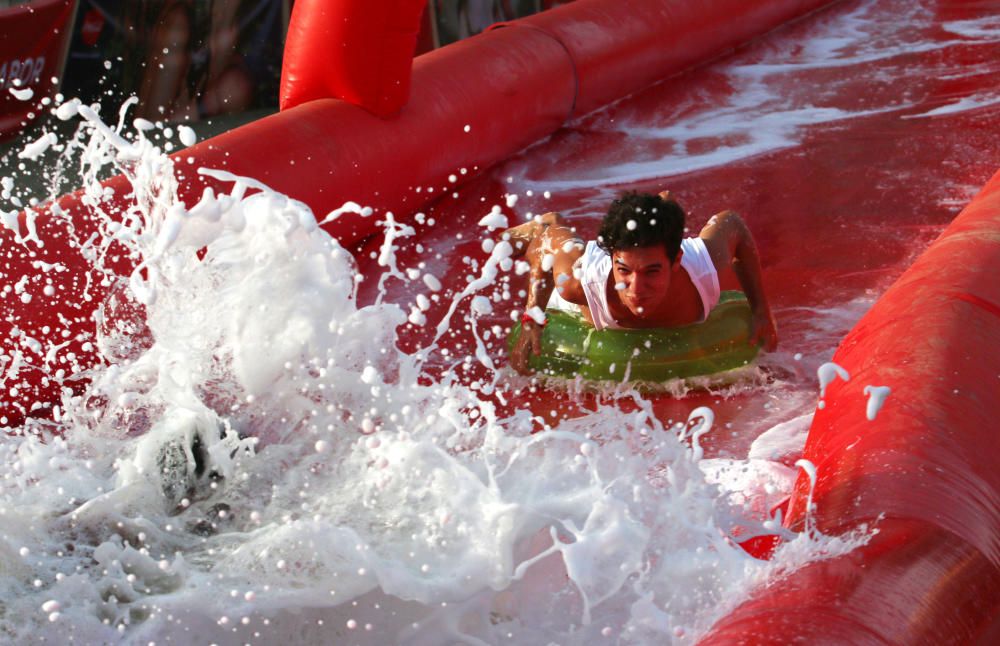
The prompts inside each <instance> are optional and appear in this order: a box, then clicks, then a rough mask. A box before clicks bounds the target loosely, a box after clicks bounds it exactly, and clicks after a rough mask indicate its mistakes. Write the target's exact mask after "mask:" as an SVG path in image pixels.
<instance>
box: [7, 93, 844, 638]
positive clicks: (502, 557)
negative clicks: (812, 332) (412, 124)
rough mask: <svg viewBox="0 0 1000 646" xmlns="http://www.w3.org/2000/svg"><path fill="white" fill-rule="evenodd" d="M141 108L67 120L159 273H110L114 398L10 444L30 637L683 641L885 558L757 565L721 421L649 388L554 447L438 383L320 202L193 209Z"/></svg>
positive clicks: (810, 541)
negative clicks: (776, 588) (782, 594)
mask: <svg viewBox="0 0 1000 646" xmlns="http://www.w3.org/2000/svg"><path fill="white" fill-rule="evenodd" d="M127 108H128V105H126V106H125V107H124V108H123V111H122V118H121V119H120V123H119V125H118V127H116V128H114V127H111V126H108V125H105V124H104V123H103V122H102V121H101V119H100V117H99V116H98V115H97V113H96V112H94V111H93V110H91V109H90V108H87V107H86V106H82V105H76V106H75V107H74V108H70V109H66V110H64V112H69V111H73V110H75V111H76V112H77V113H78V114H79V115H80V116H81V117H82V118H83V120H84V122H85V129H86V130H87V131H88V133H89V135H90V137H91V139H90V143H89V144H88V145H87V146H86V154H85V159H84V162H85V165H86V167H87V169H88V170H87V171H86V172H85V174H84V183H85V185H86V186H88V187H89V188H88V190H89V192H90V195H91V197H90V199H91V200H92V204H93V206H94V208H100V203H101V199H102V192H101V188H100V186H99V185H98V184H97V183H96V179H95V178H96V176H97V175H96V172H97V170H98V169H100V168H101V167H103V166H105V165H107V164H109V163H114V164H115V165H116V166H117V167H118V168H119V169H120V170H122V171H124V172H125V173H126V175H127V176H128V177H129V180H130V182H131V183H132V187H133V190H134V193H135V201H134V204H132V205H130V207H129V209H128V210H127V212H126V215H125V216H124V218H120V219H118V220H112V219H110V218H109V219H108V221H107V222H106V223H105V225H104V226H103V230H104V232H105V236H104V240H103V241H101V242H99V243H98V248H100V249H103V250H104V251H107V249H109V248H110V247H111V246H112V245H122V246H123V247H124V248H125V249H126V250H127V251H128V252H129V253H131V254H133V255H134V256H136V257H137V258H140V259H141V262H140V264H139V266H138V268H137V269H136V270H135V271H134V272H133V273H132V274H131V275H130V276H115V275H114V274H113V272H112V271H111V270H110V269H105V276H106V277H107V279H108V280H112V281H114V288H113V289H112V291H111V294H110V296H109V297H108V299H107V300H106V302H105V303H104V304H103V306H102V307H101V308H100V310H99V312H98V315H97V317H96V338H97V347H98V350H99V351H100V355H101V357H102V359H103V365H101V366H100V367H98V368H96V369H94V370H92V371H90V372H89V373H88V374H87V375H86V376H87V377H88V378H89V380H90V383H89V386H88V387H87V389H86V392H84V393H83V394H81V395H74V394H72V393H70V392H67V393H66V395H65V396H64V398H63V401H62V402H61V406H60V408H59V410H58V413H57V418H56V421H54V422H43V421H38V420H32V421H30V422H29V424H28V426H26V427H25V428H23V429H21V432H20V433H19V434H16V435H13V436H10V437H8V438H6V439H5V440H4V442H3V443H0V465H2V469H3V471H4V474H5V476H4V479H3V480H2V481H0V530H2V531H0V539H2V540H0V568H2V571H3V572H4V574H5V576H4V577H3V578H2V580H0V634H2V635H3V638H4V640H9V641H11V642H16V643H38V642H46V643H51V642H53V641H60V642H65V641H66V640H67V639H70V640H71V641H73V642H76V643H105V642H119V641H125V642H129V643H147V642H156V643H171V642H181V643H191V642H194V641H197V642H199V643H275V642H276V641H278V640H285V641H291V642H295V643H352V644H353V643H368V644H384V643H412V644H439V643H452V642H455V643H501V642H507V643H526V644H528V643H548V642H550V641H557V642H558V643H562V644H574V643H576V644H595V643H605V642H607V643H621V644H650V643H657V644H661V643H669V642H671V641H677V642H679V643H683V642H688V641H690V640H691V639H692V638H695V637H696V636H697V635H698V633H699V631H701V630H704V629H705V628H707V627H708V625H710V623H711V621H712V620H714V619H715V618H716V617H717V616H718V615H719V614H721V613H722V612H724V610H725V609H726V608H728V607H730V606H731V605H732V604H734V603H736V602H738V601H739V600H740V599H741V598H743V596H744V595H745V594H746V593H747V591H748V590H749V589H751V587H752V586H753V585H754V584H756V583H759V582H761V581H764V580H767V579H768V577H772V576H774V575H775V573H777V572H781V571H784V570H787V569H790V568H794V567H796V566H797V565H799V564H801V563H803V562H805V561H807V560H809V559H812V558H816V557H817V555H818V554H820V553H823V554H825V555H834V554H838V553H841V552H843V551H845V550H848V549H851V548H852V547H853V545H855V544H856V543H857V540H859V539H843V540H840V539H829V538H826V537H820V536H817V535H804V536H801V537H798V538H794V539H793V540H791V541H790V542H788V543H787V544H786V546H785V547H783V548H781V549H780V550H779V552H778V554H777V555H776V558H775V560H774V561H773V562H771V563H765V562H761V561H757V560H754V559H752V558H750V557H748V556H747V555H746V554H745V553H743V552H742V550H740V549H739V548H738V547H736V546H735V544H734V542H733V541H732V539H731V538H730V528H731V527H732V526H734V525H737V524H739V525H742V526H744V527H745V528H749V530H750V531H754V529H760V527H761V525H760V522H758V521H759V520H760V519H757V520H753V519H750V518H747V517H743V516H740V515H739V509H737V508H734V507H732V506H731V505H730V504H729V503H728V502H727V500H728V499H727V498H726V496H724V495H722V494H721V493H720V490H719V488H718V487H717V486H716V485H714V484H710V483H709V482H708V481H706V479H705V477H704V476H703V474H702V470H701V469H700V468H699V462H700V457H701V456H700V449H698V443H697V438H698V437H700V435H702V434H704V433H705V432H708V431H709V430H710V428H711V414H710V411H706V410H700V411H695V413H693V414H692V419H691V420H689V423H688V424H687V425H683V424H682V425H679V427H677V428H664V427H663V425H662V424H661V422H660V421H658V420H657V419H656V417H655V416H654V415H653V412H652V408H651V406H650V405H649V404H648V403H647V402H644V401H642V400H641V398H639V396H638V395H637V394H635V393H631V394H629V395H628V396H629V397H633V398H635V400H636V405H637V412H632V413H628V414H625V413H622V412H621V411H620V410H618V409H616V408H614V407H611V406H608V407H604V408H601V409H600V410H598V411H597V412H594V413H590V414H587V415H585V416H583V417H579V418H577V419H572V420H568V421H565V422H562V423H560V424H559V425H558V426H556V427H555V428H553V429H552V430H547V431H545V432H543V433H538V434H532V424H533V421H532V419H531V416H530V414H529V413H528V412H527V411H521V412H520V413H517V414H515V415H513V416H512V417H509V418H503V419H501V418H499V417H498V414H497V412H496V408H495V406H494V404H493V402H491V400H490V399H489V398H488V397H486V396H485V395H484V392H488V390H489V389H488V388H486V387H485V386H486V384H478V383H477V384H463V383H460V382H459V381H458V379H457V377H455V376H454V375H449V376H446V377H445V378H444V379H443V380H440V381H433V380H430V379H428V378H427V377H425V376H424V375H423V372H422V364H421V362H422V361H423V360H424V359H425V358H426V356H427V352H423V353H417V354H415V355H406V354H403V353H401V352H399V351H398V350H397V349H396V346H395V328H396V327H397V326H398V325H400V324H402V323H403V322H404V321H406V318H407V317H406V314H405V313H404V312H403V311H402V310H401V309H400V308H399V307H398V306H396V305H392V304H381V303H379V304H375V305H367V306H359V304H358V303H357V301H356V299H355V289H356V285H357V282H358V280H360V277H359V274H358V272H357V270H356V267H355V266H354V261H353V259H352V257H351V255H350V254H349V253H347V252H346V251H345V250H344V249H342V248H341V247H340V245H339V244H338V243H337V241H336V240H334V239H332V238H330V237H329V235H327V234H326V233H325V232H324V231H323V230H322V229H320V228H319V227H318V226H317V223H316V219H315V217H314V216H313V214H312V213H311V212H310V211H309V209H308V208H307V207H306V206H305V205H304V204H301V203H299V202H296V201H295V200H292V199H289V198H287V197H285V196H283V195H280V194H277V193H275V192H274V191H271V190H270V189H268V188H267V187H266V186H264V185H262V184H260V183H258V182H256V181H254V180H252V179H249V178H240V177H234V176H229V175H226V174H224V173H219V172H217V171H203V172H207V173H212V174H214V176H215V177H216V178H219V179H225V180H228V181H231V183H232V188H231V190H230V192H228V193H221V194H217V193H215V192H212V191H206V192H205V194H204V195H203V197H202V199H201V200H200V201H199V202H198V203H197V204H195V205H192V206H190V207H188V206H185V205H184V204H182V203H181V202H180V201H179V200H178V199H177V197H176V189H177V179H176V177H175V169H174V163H173V162H172V161H171V160H170V159H168V158H167V157H166V156H164V155H163V154H162V152H161V150H160V148H159V147H158V146H156V145H154V143H153V142H152V141H151V140H149V139H147V138H146V136H145V134H144V133H145V132H146V130H148V129H147V128H145V125H147V124H144V123H137V126H138V127H137V128H136V130H135V131H134V132H132V133H128V132H126V131H125V129H124V128H123V125H122V124H123V123H124V122H125V117H124V115H125V110H126V109H127ZM393 231H395V233H396V234H398V233H399V231H398V230H396V229H394V230H393ZM102 245H103V246H102ZM508 247H509V245H504V244H499V245H496V247H495V248H494V249H493V257H491V260H490V261H489V262H487V263H486V265H485V266H484V274H483V277H482V278H481V280H480V281H479V282H481V283H482V284H483V285H486V284H488V283H490V282H491V281H492V279H493V278H495V276H496V274H497V273H498V272H500V271H504V267H506V266H507V265H509V264H510V263H509V262H504V257H503V255H504V251H505V249H507V248H508ZM93 255H94V258H95V261H96V262H100V259H101V258H102V257H104V256H105V255H106V254H105V253H95V254H93ZM508 255H509V250H508ZM390 260H391V259H390ZM390 264H392V263H390ZM393 269H396V268H395V267H394V266H393ZM490 272H492V273H490ZM397 273H399V272H398V271H397ZM399 275H403V274H401V273H400V274H399ZM473 284H474V285H475V284H478V283H475V282H474V283H473ZM466 291H467V292H469V293H467V294H465V293H463V294H462V295H460V296H462V297H467V296H472V291H470V290H466ZM453 310H454V308H453ZM40 343H43V344H49V345H50V346H51V345H52V344H55V343H56V340H49V339H43V340H40ZM431 350H432V349H429V350H428V352H429V351H431ZM692 438H694V439H693V447H694V448H692V446H691V445H690V444H689V443H691V442H692Z"/></svg>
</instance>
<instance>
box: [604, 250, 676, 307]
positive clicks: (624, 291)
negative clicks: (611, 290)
mask: <svg viewBox="0 0 1000 646" xmlns="http://www.w3.org/2000/svg"><path fill="white" fill-rule="evenodd" d="M679 263H680V254H678V256H677V261H675V263H674V264H673V265H671V263H670V258H668V257H667V252H666V249H664V248H663V245H653V246H651V247H633V248H631V249H623V250H618V251H615V252H614V253H613V254H612V255H611V274H612V278H613V279H614V282H615V289H616V290H618V292H617V293H618V297H619V299H621V302H622V304H623V305H624V306H625V307H626V308H628V310H629V311H630V312H632V314H634V315H635V316H637V317H639V318H642V317H644V316H649V315H651V314H652V313H654V312H656V311H657V308H658V307H659V306H660V304H661V303H662V302H663V300H664V299H665V298H666V296H667V289H668V288H669V287H670V279H671V276H672V274H673V272H674V270H675V269H676V268H677V267H678V266H679Z"/></svg>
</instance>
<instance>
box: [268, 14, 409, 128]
mask: <svg viewBox="0 0 1000 646" xmlns="http://www.w3.org/2000/svg"><path fill="white" fill-rule="evenodd" d="M425 4H426V0H377V1H371V0H369V1H368V2H357V0H298V2H296V3H295V6H294V7H293V9H292V20H291V23H290V24H289V26H288V35H287V36H286V38H285V57H284V60H283V61H282V67H281V97H280V104H281V109H282V110H287V109H289V108H293V107H295V106H297V105H300V104H302V103H306V102H308V101H313V100H316V99H329V98H336V99H343V100H345V101H347V102H349V103H353V104H354V105H357V106H361V107H362V108H364V109H366V110H368V111H369V112H371V113H373V114H376V115H378V116H382V117H385V116H389V115H391V114H395V113H396V112H399V110H400V108H402V107H403V105H405V104H406V99H407V97H408V95H409V92H410V66H411V65H412V64H413V50H414V48H415V47H416V44H417V35H418V33H419V31H420V18H421V16H422V14H423V11H424V5H425Z"/></svg>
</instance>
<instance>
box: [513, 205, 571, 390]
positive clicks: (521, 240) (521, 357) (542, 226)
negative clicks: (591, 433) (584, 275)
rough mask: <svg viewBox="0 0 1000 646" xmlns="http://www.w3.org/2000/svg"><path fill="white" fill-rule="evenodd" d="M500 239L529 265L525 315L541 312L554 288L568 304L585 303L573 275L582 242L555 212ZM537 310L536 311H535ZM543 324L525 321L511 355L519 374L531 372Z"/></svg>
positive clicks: (523, 225)
mask: <svg viewBox="0 0 1000 646" xmlns="http://www.w3.org/2000/svg"><path fill="white" fill-rule="evenodd" d="M503 238H504V239H506V240H509V241H510V243H511V244H512V245H513V246H514V257H515V258H517V257H521V256H523V257H524V260H525V261H526V262H527V263H528V265H529V266H530V268H531V269H530V274H529V283H528V297H527V299H526V301H525V304H524V310H525V312H535V313H537V312H538V310H540V311H542V312H544V311H545V306H546V305H547V304H548V302H549V298H550V297H551V296H552V290H553V289H556V290H558V292H559V295H560V296H561V297H562V298H564V299H566V300H567V301H570V302H571V303H579V304H585V303H586V297H585V296H584V294H583V288H582V286H581V285H580V280H579V276H578V275H576V271H577V270H575V264H576V261H577V260H578V259H579V258H580V256H581V255H582V254H583V241H582V240H580V239H579V238H578V237H577V236H576V233H575V232H574V231H573V229H572V228H571V227H570V226H569V225H568V224H567V223H566V221H565V219H564V218H562V216H560V215H559V214H558V213H546V214H545V215H542V216H539V217H538V218H537V219H536V220H533V221H532V222H527V223H525V224H522V225H520V226H517V227H513V228H511V229H508V230H507V231H505V232H504V234H503ZM536 307H537V308H538V310H535V309H534V308H536ZM541 338H542V325H541V324H539V323H535V322H533V321H532V320H530V319H528V320H526V321H525V322H524V323H523V324H522V332H521V336H520V338H519V339H518V342H517V344H516V345H515V346H514V348H513V351H512V352H511V365H512V366H513V367H514V369H515V370H517V371H518V372H520V373H522V374H527V373H528V372H530V369H529V368H528V358H529V354H535V355H538V354H540V353H541V348H542V344H541Z"/></svg>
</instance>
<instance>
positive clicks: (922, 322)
mask: <svg viewBox="0 0 1000 646" xmlns="http://www.w3.org/2000/svg"><path fill="white" fill-rule="evenodd" d="M998 266H1000V173H997V175H995V176H994V177H993V179H992V180H990V182H989V183H988V184H987V185H986V187H985V188H984V189H983V190H982V192H980V194H979V195H978V196H977V197H976V198H975V199H974V200H973V201H972V203H970V204H969V205H968V207H966V208H965V210H963V211H962V213H961V214H960V215H959V216H958V217H957V218H956V219H955V220H954V222H952V224H951V225H950V226H949V227H948V228H947V229H946V230H945V232H944V233H943V234H942V235H941V236H940V237H939V238H938V240H937V241H936V242H935V243H934V244H933V245H932V246H931V247H930V248H929V249H928V250H927V251H926V252H925V253H924V254H923V255H922V256H921V257H920V258H919V259H918V260H917V261H916V262H915V263H914V264H913V266H912V267H910V268H909V269H908V270H907V271H906V273H904V274H903V276H902V277H900V279H899V280H898V281H897V282H896V283H895V284H894V285H893V286H892V287H891V288H890V289H889V290H888V291H887V292H886V293H885V295H884V296H883V297H882V298H881V299H879V301H878V302H877V303H876V304H875V306H874V307H873V308H872V310H871V311H870V312H869V313H868V314H867V315H866V316H865V317H864V318H863V319H862V320H861V321H860V322H859V323H858V324H857V326H856V327H855V328H854V329H853V330H852V331H851V333H850V334H849V335H848V336H847V338H845V339H844V342H843V343H842V344H841V346H840V348H839V349H838V351H837V353H836V355H835V356H834V358H833V360H834V362H836V363H837V364H839V365H840V366H842V367H844V368H845V369H847V371H848V372H849V374H850V380H849V381H847V382H843V381H840V380H837V381H835V382H834V383H833V384H831V385H830V386H829V388H828V389H827V393H826V397H825V407H824V408H823V409H821V410H818V411H817V413H816V417H815V419H814V421H813V425H812V428H811V429H810V432H809V439H808V442H807V444H806V451H805V457H806V458H807V459H809V460H811V461H812V462H813V463H814V464H815V465H816V467H817V472H818V481H817V485H816V489H815V491H814V493H813V503H814V504H815V506H816V512H815V514H814V518H815V522H816V524H817V527H818V529H819V530H820V531H822V532H824V533H827V534H842V533H844V532H847V531H850V530H853V529H857V528H859V527H861V526H862V525H866V524H867V525H869V526H875V527H876V528H878V533H877V534H876V535H875V536H874V538H872V540H871V541H870V543H869V544H868V545H867V546H865V547H864V548H862V549H860V550H856V551H855V552H853V553H851V554H848V555H846V556H843V557H840V558H835V559H832V560H829V561H825V562H819V563H813V564H811V565H809V566H807V567H805V568H803V569H802V570H800V571H798V572H795V573H794V574H792V575H791V576H789V577H788V578H787V579H785V580H784V581H780V582H777V583H775V584H773V585H771V586H770V587H768V588H767V589H766V590H763V591H762V592H761V593H760V595H759V596H757V597H756V598H754V599H753V600H751V601H750V602H748V603H746V604H744V605H742V606H741V607H739V608H738V609H737V610H736V611H735V612H733V613H732V614H731V615H729V616H728V617H727V618H726V619H724V620H723V621H721V622H720V623H719V624H717V625H716V626H715V627H714V629H713V630H712V632H711V633H710V634H709V635H708V637H707V638H706V639H705V640H704V641H703V643H705V644H730V643H734V640H744V641H746V640H750V642H751V643H779V642H781V643H783V642H784V641H785V638H786V637H787V636H788V635H796V636H797V637H801V638H804V639H808V638H810V637H815V638H817V639H818V640H819V641H822V642H826V643H850V644H863V643H894V644H968V643H973V642H976V641H980V642H982V643H997V639H996V638H998V637H1000V621H998V618H1000V468H998V466H997V465H998V464H1000V440H998V439H997V437H998V436H997V421H996V411H998V410H1000V369H998V366H1000V343H998V339H1000V280H997V278H996V276H995V273H996V267H998ZM867 386H888V387H889V388H891V393H890V394H889V396H888V398H887V399H885V402H884V405H883V407H882V408H881V410H880V411H879V412H878V413H877V415H876V416H875V419H874V420H869V419H868V416H867V410H866V409H867V403H868V400H867V397H866V395H865V388H866V387H867ZM808 484H809V483H808V480H807V479H806V478H805V477H804V476H803V477H801V478H800V479H799V482H798V483H797V486H796V490H795V494H794V496H793V499H792V502H791V505H790V513H789V517H788V522H789V524H790V525H791V526H793V527H795V528H796V529H802V527H803V524H804V518H805V510H806V505H807V500H808V495H809V486H808ZM879 519H881V520H879ZM945 619H947V620H945Z"/></svg>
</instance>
